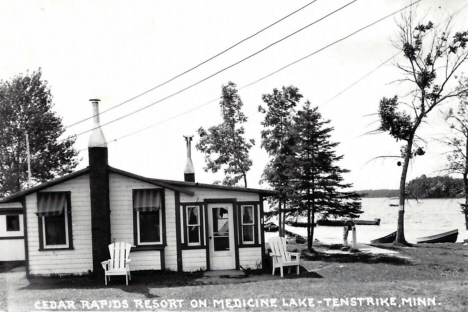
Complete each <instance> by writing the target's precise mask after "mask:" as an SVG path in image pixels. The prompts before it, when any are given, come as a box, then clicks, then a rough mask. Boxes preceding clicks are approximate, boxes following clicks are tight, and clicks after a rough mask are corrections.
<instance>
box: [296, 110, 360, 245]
mask: <svg viewBox="0 0 468 312" xmlns="http://www.w3.org/2000/svg"><path fill="white" fill-rule="evenodd" d="M329 123H330V120H323V119H322V116H321V114H320V113H319V112H318V108H317V107H315V108H311V105H310V102H309V101H307V102H306V103H305V105H304V107H303V109H302V110H299V111H298V112H297V114H296V115H295V117H294V118H293V124H292V128H291V131H290V132H289V138H290V139H289V140H288V142H289V144H290V148H291V151H292V153H291V155H290V156H289V157H288V163H289V170H288V171H287V172H288V174H289V179H290V181H291V184H292V186H293V189H294V194H293V196H292V201H291V202H292V207H293V208H292V209H290V210H289V212H288V213H289V214H290V215H300V216H307V220H308V227H307V234H308V235H307V236H308V248H309V250H312V242H313V238H314V223H315V215H316V214H320V215H321V216H322V218H328V217H329V216H334V217H348V218H357V217H359V214H360V213H362V211H361V202H360V196H359V194H357V193H355V192H344V191H342V190H343V189H347V188H350V187H351V186H352V185H351V184H347V183H344V182H343V177H342V174H344V173H347V172H349V170H346V169H342V168H340V167H339V166H338V165H337V164H336V163H337V162H338V161H340V160H341V159H342V158H343V156H337V155H336V152H335V148H336V146H337V145H338V143H334V142H330V133H331V132H332V131H333V128H332V127H328V124H329Z"/></svg>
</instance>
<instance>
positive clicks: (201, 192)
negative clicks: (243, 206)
mask: <svg viewBox="0 0 468 312" xmlns="http://www.w3.org/2000/svg"><path fill="white" fill-rule="evenodd" d="M184 189H186V190H189V191H192V192H194V193H195V194H194V195H193V196H190V195H187V194H180V202H181V203H184V202H195V201H199V202H203V200H205V199H216V198H236V199H237V201H258V200H259V199H260V197H259V195H258V193H247V192H239V191H229V190H221V189H210V188H204V187H184Z"/></svg>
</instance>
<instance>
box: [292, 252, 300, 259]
mask: <svg viewBox="0 0 468 312" xmlns="http://www.w3.org/2000/svg"><path fill="white" fill-rule="evenodd" d="M289 257H296V258H301V253H300V252H289Z"/></svg>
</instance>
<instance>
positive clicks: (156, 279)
mask: <svg viewBox="0 0 468 312" xmlns="http://www.w3.org/2000/svg"><path fill="white" fill-rule="evenodd" d="M202 276H203V272H201V271H198V272H193V273H192V272H180V273H179V272H173V271H135V272H132V276H131V277H132V279H131V280H130V281H129V282H128V286H127V285H125V276H112V277H111V280H110V281H108V282H107V286H106V285H105V283H104V275H93V274H88V275H84V276H48V277H31V278H29V279H28V281H29V285H28V286H26V287H23V288H22V289H28V290H30V289H31V290H32V289H34V290H46V289H67V288H72V289H100V288H118V289H121V290H123V291H126V292H129V293H139V294H143V295H145V296H146V297H148V298H155V297H157V296H155V295H152V294H150V293H149V289H150V288H164V287H182V286H194V285H203V283H201V282H198V281H196V279H198V278H201V277H202Z"/></svg>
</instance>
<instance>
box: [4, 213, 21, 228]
mask: <svg viewBox="0 0 468 312" xmlns="http://www.w3.org/2000/svg"><path fill="white" fill-rule="evenodd" d="M6 229H7V232H16V231H19V230H20V224H19V216H18V215H16V216H6Z"/></svg>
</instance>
